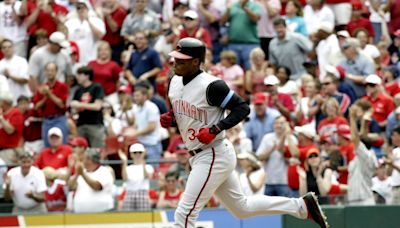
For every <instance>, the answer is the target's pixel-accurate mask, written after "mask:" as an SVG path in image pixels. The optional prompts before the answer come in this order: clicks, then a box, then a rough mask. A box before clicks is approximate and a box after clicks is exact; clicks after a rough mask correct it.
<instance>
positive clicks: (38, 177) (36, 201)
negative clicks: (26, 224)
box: [4, 152, 47, 214]
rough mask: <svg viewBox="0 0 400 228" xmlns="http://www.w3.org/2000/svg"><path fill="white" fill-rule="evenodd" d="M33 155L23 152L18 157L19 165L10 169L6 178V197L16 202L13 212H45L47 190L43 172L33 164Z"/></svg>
mask: <svg viewBox="0 0 400 228" xmlns="http://www.w3.org/2000/svg"><path fill="white" fill-rule="evenodd" d="M32 162H33V159H32V155H31V154H30V153H28V152H23V153H21V154H20V155H19V157H18V163H19V166H17V167H14V168H12V169H11V170H10V171H8V173H7V176H6V178H5V192H4V198H5V199H6V200H10V199H11V198H12V200H13V203H14V208H13V213H14V214H21V213H45V212H47V209H46V205H45V204H44V203H43V202H44V193H45V192H46V190H47V185H46V178H45V176H44V174H43V172H42V171H41V170H40V169H38V168H36V167H34V166H32Z"/></svg>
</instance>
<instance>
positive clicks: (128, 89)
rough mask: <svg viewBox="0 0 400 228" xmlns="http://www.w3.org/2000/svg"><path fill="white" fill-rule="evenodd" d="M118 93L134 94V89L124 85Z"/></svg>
mask: <svg viewBox="0 0 400 228" xmlns="http://www.w3.org/2000/svg"><path fill="white" fill-rule="evenodd" d="M118 92H122V93H132V87H131V86H129V85H122V86H120V87H119V88H118Z"/></svg>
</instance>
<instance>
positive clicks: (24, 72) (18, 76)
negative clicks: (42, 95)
mask: <svg viewBox="0 0 400 228" xmlns="http://www.w3.org/2000/svg"><path fill="white" fill-rule="evenodd" d="M0 4H1V3H0ZM0 33H1V32H0ZM15 47H16V46H15V44H14V43H13V41H11V40H7V39H5V40H3V41H2V42H1V51H2V53H3V54H4V58H3V59H2V60H0V74H2V75H4V76H5V77H6V78H7V79H8V88H9V90H10V93H12V94H13V96H14V98H15V100H14V104H15V103H16V101H17V99H18V97H20V96H21V95H24V96H27V97H30V96H31V95H32V93H31V91H30V89H29V86H28V81H29V74H28V62H27V61H26V59H25V58H22V57H20V56H17V55H15V50H14V49H15Z"/></svg>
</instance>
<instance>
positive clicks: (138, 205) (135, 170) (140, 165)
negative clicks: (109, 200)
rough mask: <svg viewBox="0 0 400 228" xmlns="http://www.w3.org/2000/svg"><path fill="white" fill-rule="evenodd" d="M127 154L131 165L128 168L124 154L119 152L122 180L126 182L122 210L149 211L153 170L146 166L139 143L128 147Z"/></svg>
mask: <svg viewBox="0 0 400 228" xmlns="http://www.w3.org/2000/svg"><path fill="white" fill-rule="evenodd" d="M129 153H130V155H131V158H132V160H133V164H132V165H129V166H128V158H127V156H126V155H125V153H124V152H122V151H119V152H118V154H119V157H120V158H121V160H122V171H121V172H122V179H123V180H124V181H125V182H126V191H127V192H126V196H125V198H124V201H123V204H122V208H123V210H129V211H132V210H150V208H151V206H150V198H149V193H148V191H149V189H150V179H151V178H152V176H153V173H154V169H153V167H152V166H151V165H148V164H146V160H145V159H144V158H145V156H146V149H145V148H144V146H143V145H142V144H140V143H136V144H133V145H131V146H130V147H129Z"/></svg>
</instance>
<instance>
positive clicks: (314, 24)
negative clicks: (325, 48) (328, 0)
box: [303, 5, 335, 34]
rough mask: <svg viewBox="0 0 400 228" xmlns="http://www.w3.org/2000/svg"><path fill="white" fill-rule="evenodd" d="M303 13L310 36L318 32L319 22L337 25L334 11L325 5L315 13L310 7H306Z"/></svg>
mask: <svg viewBox="0 0 400 228" xmlns="http://www.w3.org/2000/svg"><path fill="white" fill-rule="evenodd" d="M303 12H304V22H305V23H306V27H307V31H308V34H312V33H316V32H317V28H318V22H322V21H326V22H330V23H331V24H332V25H334V24H335V15H334V14H333V11H332V10H331V9H330V8H329V7H327V6H325V5H324V6H323V7H322V8H321V9H320V10H318V11H314V10H313V9H312V7H311V6H310V5H306V6H305V7H304V11H303Z"/></svg>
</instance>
